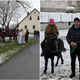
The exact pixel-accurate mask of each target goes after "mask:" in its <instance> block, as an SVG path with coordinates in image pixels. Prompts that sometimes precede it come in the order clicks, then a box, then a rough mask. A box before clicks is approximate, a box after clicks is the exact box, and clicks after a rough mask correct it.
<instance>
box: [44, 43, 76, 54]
mask: <svg viewBox="0 0 80 80" xmlns="http://www.w3.org/2000/svg"><path fill="white" fill-rule="evenodd" d="M45 46H47V42H46V45H45ZM47 47H48V46H47ZM76 48H77V47H75V46H72V50H70V49H62V50H55V51H52V50H51V49H50V48H49V47H48V49H49V50H50V51H51V52H52V53H55V52H61V51H65V50H70V53H73V52H74V51H75V49H76Z"/></svg>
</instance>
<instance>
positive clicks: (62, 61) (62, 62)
mask: <svg viewBox="0 0 80 80" xmlns="http://www.w3.org/2000/svg"><path fill="white" fill-rule="evenodd" d="M60 58H61V64H64V60H63V57H62V54H61V53H60Z"/></svg>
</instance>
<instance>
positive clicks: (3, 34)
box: [0, 27, 18, 41]
mask: <svg viewBox="0 0 80 80" xmlns="http://www.w3.org/2000/svg"><path fill="white" fill-rule="evenodd" d="M17 35H18V29H16V28H14V29H12V30H9V27H7V28H6V29H5V32H2V30H1V29H0V36H1V39H2V38H4V37H9V41H12V37H14V36H17Z"/></svg>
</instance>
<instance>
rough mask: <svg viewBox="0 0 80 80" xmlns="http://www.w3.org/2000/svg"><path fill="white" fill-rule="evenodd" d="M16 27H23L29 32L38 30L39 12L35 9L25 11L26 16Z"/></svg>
mask: <svg viewBox="0 0 80 80" xmlns="http://www.w3.org/2000/svg"><path fill="white" fill-rule="evenodd" d="M18 29H19V30H21V29H23V30H24V32H26V29H28V30H29V32H30V33H31V34H33V33H34V30H38V31H39V30H40V12H39V11H38V10H36V9H34V10H33V11H31V13H27V16H26V17H25V18H24V19H23V20H22V21H21V22H20V23H19V24H18Z"/></svg>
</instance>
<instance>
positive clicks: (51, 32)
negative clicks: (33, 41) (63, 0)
mask: <svg viewBox="0 0 80 80" xmlns="http://www.w3.org/2000/svg"><path fill="white" fill-rule="evenodd" d="M58 35H59V32H58V29H57V26H56V25H55V24H54V25H53V26H51V25H50V24H48V25H47V26H46V30H45V38H47V37H50V36H51V37H53V38H56V37H58Z"/></svg>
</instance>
